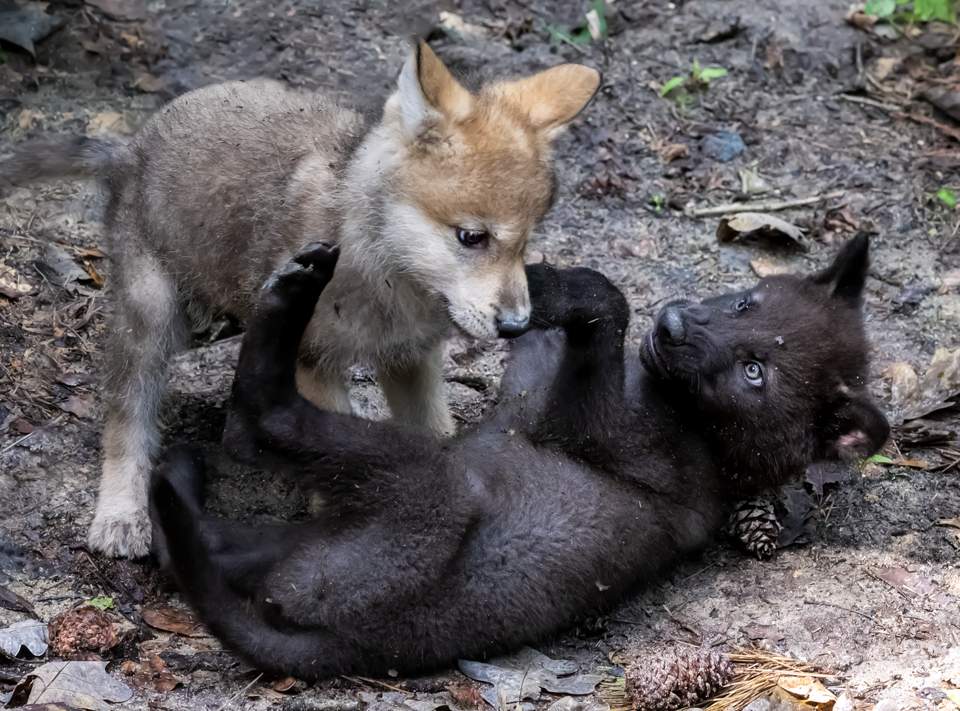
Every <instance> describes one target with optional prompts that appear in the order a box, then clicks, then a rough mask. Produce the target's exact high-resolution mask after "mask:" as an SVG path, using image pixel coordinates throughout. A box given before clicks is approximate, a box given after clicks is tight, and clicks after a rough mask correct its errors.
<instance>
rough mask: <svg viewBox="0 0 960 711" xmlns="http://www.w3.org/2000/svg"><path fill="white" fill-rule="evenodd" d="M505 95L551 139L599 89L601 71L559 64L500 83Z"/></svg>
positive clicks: (581, 109) (579, 65)
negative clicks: (530, 74)
mask: <svg viewBox="0 0 960 711" xmlns="http://www.w3.org/2000/svg"><path fill="white" fill-rule="evenodd" d="M502 88H503V91H504V95H505V96H506V98H508V99H510V100H511V101H512V102H514V103H515V104H519V106H520V107H521V108H522V109H523V111H524V112H525V113H526V114H527V115H528V116H529V117H530V120H531V121H532V122H533V125H534V128H536V129H537V131H539V132H540V133H542V134H543V135H544V136H545V137H546V139H547V140H548V141H549V140H553V139H554V138H555V137H556V136H557V135H558V134H559V133H560V132H561V131H562V130H563V129H564V127H566V125H567V124H568V123H570V121H572V120H573V119H574V118H575V117H576V116H577V114H579V113H580V112H581V111H583V108H584V107H585V106H586V105H587V104H588V103H589V102H590V99H592V98H593V95H594V94H596V93H597V89H599V88H600V72H598V71H597V70H596V69H591V68H590V67H585V66H583V65H582V64H561V65H560V66H559V67H554V68H553V69H548V70H547V71H545V72H540V73H539V74H534V75H533V76H532V77H528V78H527V79H521V80H520V81H515V82H510V83H509V84H504V85H502Z"/></svg>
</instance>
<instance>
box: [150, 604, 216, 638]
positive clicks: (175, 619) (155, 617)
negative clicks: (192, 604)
mask: <svg viewBox="0 0 960 711" xmlns="http://www.w3.org/2000/svg"><path fill="white" fill-rule="evenodd" d="M143 621H144V622H146V623H147V624H148V625H150V626H151V627H156V628H157V629H158V630H164V631H165V632H176V633H177V634H182V635H184V636H185V637H206V636H207V635H209V634H210V633H209V632H208V631H207V629H206V628H205V627H204V626H203V623H202V622H201V621H200V617H199V616H198V615H197V613H196V612H194V611H193V610H187V609H178V608H175V607H170V606H169V605H153V606H151V607H145V608H143Z"/></svg>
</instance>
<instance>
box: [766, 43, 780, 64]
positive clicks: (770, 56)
mask: <svg viewBox="0 0 960 711" xmlns="http://www.w3.org/2000/svg"><path fill="white" fill-rule="evenodd" d="M763 66H764V68H765V69H773V68H774V67H782V66H783V48H782V47H781V46H780V45H778V44H777V43H776V42H771V43H770V44H768V45H767V51H766V56H765V57H764V60H763Z"/></svg>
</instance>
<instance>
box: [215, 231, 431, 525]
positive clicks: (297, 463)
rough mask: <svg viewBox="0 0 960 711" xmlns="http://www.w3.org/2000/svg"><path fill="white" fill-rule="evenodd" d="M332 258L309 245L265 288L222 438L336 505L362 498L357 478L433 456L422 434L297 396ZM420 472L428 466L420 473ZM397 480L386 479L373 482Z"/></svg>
mask: <svg viewBox="0 0 960 711" xmlns="http://www.w3.org/2000/svg"><path fill="white" fill-rule="evenodd" d="M337 255H338V250H337V248H336V247H327V246H325V245H311V246H309V247H307V249H306V250H305V251H304V252H302V253H301V254H299V255H297V257H296V258H295V261H293V262H291V263H290V264H288V265H287V266H286V267H285V268H284V269H282V270H280V271H279V272H278V273H277V274H275V275H274V276H272V277H271V278H270V279H269V280H268V281H267V283H266V284H265V285H264V287H263V289H262V291H261V294H260V300H259V302H258V304H257V308H256V311H255V313H254V316H253V318H252V319H251V320H250V323H249V325H248V327H247V331H246V333H245V334H244V337H243V345H242V346H241V349H240V359H239V362H238V364H237V372H236V376H235V378H234V382H233V397H232V401H231V407H230V412H229V414H228V416H227V424H226V428H225V430H224V435H223V445H224V450H225V451H226V452H227V453H228V454H229V455H230V456H231V457H233V458H234V459H237V460H239V461H243V462H246V463H248V464H251V465H256V466H262V467H264V468H267V469H278V470H281V471H287V472H296V473H297V474H299V475H300V479H301V481H302V482H303V483H304V484H305V485H307V486H312V487H315V488H317V489H320V490H321V491H322V492H323V493H324V494H325V497H326V498H325V501H326V502H327V504H328V505H334V506H335V505H336V504H337V503H338V502H340V503H342V502H347V501H350V500H356V499H359V498H362V497H363V496H364V494H363V492H362V491H360V490H358V489H357V484H359V482H360V479H361V478H366V479H371V478H374V477H377V476H378V475H382V474H385V473H393V474H395V470H396V467H397V466H398V464H397V463H398V462H400V463H409V464H410V465H411V467H412V468H414V469H415V470H416V469H417V463H418V462H419V463H420V464H422V465H425V464H426V463H427V460H429V461H430V462H433V461H434V460H436V457H437V456H439V455H438V454H437V453H436V448H435V447H432V446H431V440H430V438H429V436H427V435H424V434H422V433H419V432H415V431H413V430H408V429H405V428H402V427H397V426H396V425H392V424H391V423H388V422H371V421H369V420H361V419H359V418H356V417H353V416H350V415H342V414H338V413H334V412H328V411H325V410H320V409H319V408H318V407H316V406H315V405H314V404H313V403H311V402H310V401H308V400H307V399H305V398H304V397H302V396H301V395H300V394H299V393H298V392H297V388H296V363H297V353H298V350H299V347H300V340H301V339H302V337H303V332H304V330H305V329H306V326H307V324H308V323H309V322H310V319H311V318H312V316H313V311H314V308H315V307H316V303H317V299H318V298H319V297H320V293H321V292H322V291H323V288H324V287H325V286H326V285H327V283H329V281H330V279H331V278H332V277H333V271H334V266H335V264H336V261H337ZM426 468H432V464H431V465H429V466H426V467H425V466H420V467H419V469H420V470H423V469H426ZM396 480H397V478H396V476H395V475H393V476H386V475H385V476H382V477H381V480H380V482H379V483H380V484H382V485H383V486H395V485H397V484H396ZM390 482H393V483H390Z"/></svg>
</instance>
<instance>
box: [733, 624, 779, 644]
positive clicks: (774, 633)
mask: <svg viewBox="0 0 960 711" xmlns="http://www.w3.org/2000/svg"><path fill="white" fill-rule="evenodd" d="M741 630H742V631H743V633H744V634H745V635H746V636H747V637H749V638H750V639H769V640H772V641H774V642H779V641H780V640H782V639H783V633H781V632H780V630H779V629H777V627H776V626H775V625H760V624H757V623H753V624H750V625H746V626H744V627H742V628H741Z"/></svg>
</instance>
